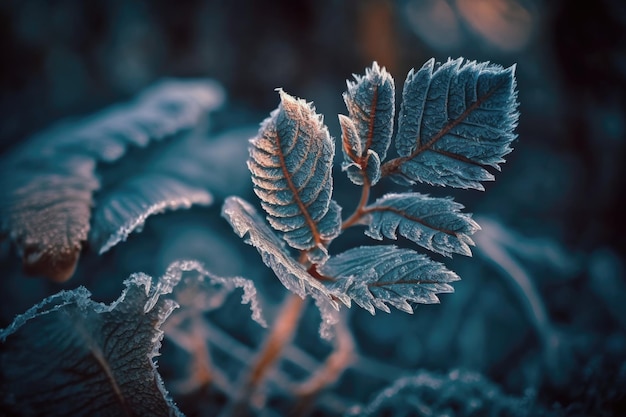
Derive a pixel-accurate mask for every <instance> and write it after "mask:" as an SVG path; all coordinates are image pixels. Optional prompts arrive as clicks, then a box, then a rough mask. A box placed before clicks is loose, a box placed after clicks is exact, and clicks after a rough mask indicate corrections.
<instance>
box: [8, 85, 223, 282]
mask: <svg viewBox="0 0 626 417" xmlns="http://www.w3.org/2000/svg"><path fill="white" fill-rule="evenodd" d="M222 100H223V94H222V91H221V89H220V88H218V87H217V85H216V84H214V83H212V82H208V81H167V82H163V83H161V84H158V85H156V86H155V87H152V88H150V89H149V90H147V91H146V92H145V93H144V94H142V95H140V96H139V98H138V99H137V100H136V101H134V102H131V103H129V104H124V105H119V106H115V107H113V108H111V109H109V110H105V111H103V112H101V113H99V114H97V115H95V116H92V117H89V118H87V119H85V120H82V121H78V122H68V123H64V124H61V125H58V126H56V127H53V128H51V129H50V130H48V131H46V132H44V133H41V134H39V135H36V136H35V137H33V138H31V139H29V140H28V141H26V142H25V143H24V145H22V146H21V147H19V148H17V149H15V150H14V151H13V152H12V153H10V154H8V155H7V156H6V158H5V159H4V160H3V161H2V163H1V164H0V166H1V167H2V168H0V169H1V170H2V172H0V221H1V224H0V229H1V230H2V231H5V232H8V233H9V234H10V236H11V237H12V238H13V240H14V241H15V242H16V244H17V246H18V249H19V251H20V252H21V253H22V256H23V259H24V266H25V269H26V271H27V272H29V273H31V274H35V275H45V276H48V277H50V278H52V279H55V280H59V281H63V280H65V279H68V278H69V277H70V276H71V275H72V273H73V271H74V268H75V265H76V261H77V259H78V256H79V253H80V250H81V247H82V242H84V241H85V240H87V237H88V232H89V223H90V218H91V208H92V206H93V204H94V203H93V198H92V196H93V193H94V191H96V190H97V189H98V188H99V187H100V182H99V180H98V178H97V176H96V173H95V168H96V163H97V162H99V161H107V162H113V161H115V160H117V159H119V158H120V157H121V156H122V155H123V154H124V152H125V150H126V148H127V147H128V146H129V145H133V146H139V147H143V146H146V145H147V144H148V143H149V142H150V141H151V140H159V139H162V138H165V137H169V136H173V135H175V134H177V133H179V132H181V131H183V130H187V129H189V128H190V127H192V126H194V125H195V124H196V123H197V121H198V120H199V118H200V117H202V115H203V114H205V112H206V111H208V110H209V109H212V108H215V107H217V106H218V105H219V104H221V102H222Z"/></svg>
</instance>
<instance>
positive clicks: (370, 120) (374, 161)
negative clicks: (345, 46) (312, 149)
mask: <svg viewBox="0 0 626 417" xmlns="http://www.w3.org/2000/svg"><path fill="white" fill-rule="evenodd" d="M347 84H348V91H346V92H345V93H344V94H343V99H344V101H345V103H346V107H347V108H348V112H349V114H350V118H349V119H348V118H346V117H345V116H341V115H340V116H339V121H340V123H341V129H342V132H343V135H342V137H343V140H342V143H343V146H342V149H343V155H344V164H343V169H344V170H347V171H348V176H349V178H350V180H351V181H352V182H353V183H355V184H357V185H362V184H363V182H364V178H363V177H364V175H365V176H366V177H367V180H368V181H369V183H370V184H375V183H376V182H378V179H379V178H380V162H381V161H383V160H384V159H385V157H386V156H387V149H388V148H389V144H390V142H391V135H392V134H393V118H394V114H395V87H394V83H393V78H392V77H391V75H390V74H389V73H388V72H387V71H386V70H385V69H384V68H380V67H379V66H378V64H377V63H376V62H374V63H373V64H372V67H371V68H367V69H366V70H365V75H364V76H358V75H355V76H354V81H348V82H347Z"/></svg>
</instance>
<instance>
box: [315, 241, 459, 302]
mask: <svg viewBox="0 0 626 417" xmlns="http://www.w3.org/2000/svg"><path fill="white" fill-rule="evenodd" d="M319 272H320V273H321V274H322V275H324V276H326V277H329V278H332V279H333V280H334V282H332V283H330V284H328V287H329V288H330V289H331V290H332V291H334V292H335V293H345V294H347V295H348V296H349V297H350V298H351V299H352V300H354V302H356V303H357V304H358V305H359V306H361V307H362V308H364V309H366V310H367V311H369V312H370V313H372V314H374V312H375V308H378V309H380V310H383V311H386V312H390V310H389V307H388V306H387V305H386V304H391V305H392V306H394V307H396V308H397V309H399V310H402V311H405V312H407V313H413V307H412V306H411V305H410V304H409V302H413V303H422V304H432V303H438V302H439V299H438V298H437V296H436V295H435V294H437V293H449V292H453V291H454V290H453V288H452V286H450V285H449V284H450V283H451V282H453V281H457V280H459V277H458V276H457V275H456V274H455V273H454V272H452V271H450V270H448V269H446V267H445V266H444V265H443V264H441V263H439V262H434V261H432V260H430V259H428V257H426V256H424V255H421V254H418V253H417V252H415V251H413V250H410V249H401V248H397V247H396V246H386V245H381V246H362V247H358V248H353V249H349V250H347V251H346V252H343V253H341V254H339V255H337V256H333V257H331V258H330V259H328V261H326V263H325V264H324V265H322V266H321V267H319Z"/></svg>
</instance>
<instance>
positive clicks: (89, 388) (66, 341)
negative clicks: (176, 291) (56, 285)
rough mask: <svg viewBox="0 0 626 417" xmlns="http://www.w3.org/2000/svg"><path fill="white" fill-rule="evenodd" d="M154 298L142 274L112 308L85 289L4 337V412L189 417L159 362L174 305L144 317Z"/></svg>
mask: <svg viewBox="0 0 626 417" xmlns="http://www.w3.org/2000/svg"><path fill="white" fill-rule="evenodd" d="M153 291H154V290H153V289H151V279H150V277H148V276H146V275H141V274H140V275H136V276H135V277H133V278H132V279H130V280H128V281H126V290H125V291H124V293H123V294H122V296H121V297H120V299H119V300H118V301H116V302H115V303H113V304H111V305H110V306H105V305H102V304H99V303H96V302H94V301H91V300H90V299H89V296H90V294H89V292H88V291H87V290H85V289H84V288H80V289H78V290H75V291H71V292H61V293H59V294H57V295H54V296H52V297H50V298H48V299H46V300H45V301H43V302H42V303H41V304H39V305H37V306H35V307H33V308H32V309H31V310H29V311H28V312H27V313H25V314H24V315H22V316H19V317H17V318H16V320H15V322H14V324H13V325H12V327H10V328H8V329H7V330H4V331H2V332H0V341H3V342H4V343H2V344H1V345H0V349H1V350H0V359H1V361H2V362H1V363H2V366H1V367H0V373H1V374H2V378H0V379H1V380H2V382H0V386H1V387H2V388H1V389H0V393H1V394H0V395H1V398H0V401H1V405H2V407H1V408H3V409H5V410H11V413H15V415H42V416H43V415H46V416H68V415H74V416H92V415H93V416H96V415H98V416H116V415H122V416H130V415H154V416H173V415H182V414H181V413H180V412H179V411H178V409H177V408H176V406H175V405H174V404H173V403H172V401H171V400H170V399H169V398H168V397H167V393H166V391H165V388H164V387H163V384H162V382H161V378H160V377H159V376H158V374H157V372H156V369H155V364H154V363H153V359H154V357H155V356H156V355H158V349H159V347H160V344H161V342H160V340H161V338H162V332H161V330H160V329H159V327H160V326H161V324H162V323H163V321H164V320H165V318H167V316H168V315H169V314H170V313H171V312H172V310H173V309H174V308H175V303H174V302H172V301H171V300H162V299H161V300H158V301H157V302H156V304H155V305H154V306H153V307H152V308H150V309H149V310H148V311H146V312H144V306H145V304H146V302H147V301H148V300H149V299H150V297H152V296H153V295H154V293H153Z"/></svg>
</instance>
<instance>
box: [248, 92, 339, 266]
mask: <svg viewBox="0 0 626 417" xmlns="http://www.w3.org/2000/svg"><path fill="white" fill-rule="evenodd" d="M280 99H281V104H280V105H279V106H278V108H277V109H276V110H274V111H273V112H272V114H271V115H270V117H269V118H268V119H266V120H265V121H264V122H263V123H262V124H261V128H260V129H259V133H258V136H257V137H255V138H254V139H252V140H251V147H250V159H249V160H248V168H249V169H250V172H251V173H252V182H253V183H254V191H255V193H256V194H257V196H258V197H259V198H260V199H261V205H262V207H263V209H264V210H265V211H266V212H267V219H268V221H269V222H270V225H271V226H272V227H273V228H274V229H276V230H278V231H280V232H282V233H283V238H284V239H285V241H286V242H287V243H288V244H289V245H290V246H291V247H293V248H296V249H302V250H309V249H314V250H313V251H311V252H310V255H309V256H310V259H311V260H312V261H314V262H323V261H324V260H325V259H326V257H327V256H328V254H327V252H326V248H325V247H324V245H323V241H324V240H326V239H332V238H334V237H336V236H337V235H338V234H339V232H340V228H341V219H340V215H341V213H340V211H341V209H340V208H339V206H338V205H337V204H336V203H335V202H334V201H332V200H331V195H332V190H333V180H332V163H333V157H334V154H335V145H334V143H333V141H332V140H331V138H330V136H329V134H328V129H327V128H326V126H324V124H323V122H322V118H321V116H320V115H318V114H316V113H315V109H313V108H312V107H311V106H310V105H309V104H307V103H306V102H305V101H303V100H300V99H296V98H294V97H292V96H290V95H288V94H286V93H284V92H282V91H280Z"/></svg>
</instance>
